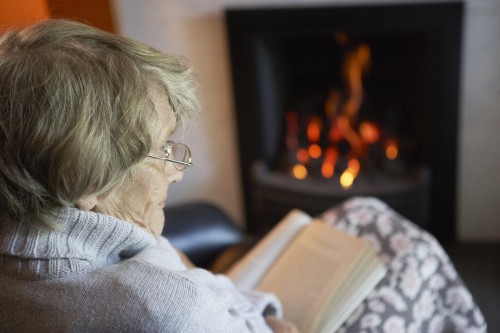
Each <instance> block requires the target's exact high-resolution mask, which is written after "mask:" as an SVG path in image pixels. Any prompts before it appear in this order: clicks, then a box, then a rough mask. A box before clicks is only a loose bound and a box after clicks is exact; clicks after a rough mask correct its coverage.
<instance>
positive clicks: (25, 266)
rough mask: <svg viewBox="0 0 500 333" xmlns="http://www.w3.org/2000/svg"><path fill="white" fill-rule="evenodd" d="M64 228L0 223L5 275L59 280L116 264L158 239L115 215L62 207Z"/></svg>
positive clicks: (1, 264) (0, 266)
mask: <svg viewBox="0 0 500 333" xmlns="http://www.w3.org/2000/svg"><path fill="white" fill-rule="evenodd" d="M56 218H57V223H58V225H60V226H61V228H59V229H57V230H54V229H48V228H46V227H39V226H34V225H30V224H27V223H24V224H22V223H13V222H12V221H5V220H4V221H1V222H0V273H1V272H3V273H7V274H9V275H18V276H19V275H20V276H19V277H21V278H28V279H37V278H54V277H60V276H65V275H68V274H74V273H78V272H85V271H91V270H95V269H96V268H98V267H101V266H105V265H110V264H113V263H117V262H119V261H120V260H123V259H126V258H129V257H132V256H134V255H135V254H137V253H138V252H140V251H141V250H143V249H145V248H146V247H149V246H154V245H155V244H156V239H155V238H154V237H153V235H151V234H150V233H148V232H147V231H145V230H144V229H142V228H140V227H139V226H137V225H135V224H132V223H130V222H126V221H123V220H120V219H117V218H114V217H112V216H108V215H103V214H98V213H94V212H87V211H82V210H79V209H76V208H63V209H61V210H59V211H58V213H57V217H56Z"/></svg>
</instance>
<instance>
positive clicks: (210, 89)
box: [114, 0, 500, 241]
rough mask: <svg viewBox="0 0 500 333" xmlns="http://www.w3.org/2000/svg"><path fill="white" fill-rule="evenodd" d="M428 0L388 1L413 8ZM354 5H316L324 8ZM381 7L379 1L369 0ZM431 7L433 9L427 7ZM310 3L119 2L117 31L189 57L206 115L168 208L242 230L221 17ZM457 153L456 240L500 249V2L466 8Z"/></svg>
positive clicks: (482, 0) (479, 0) (484, 0)
mask: <svg viewBox="0 0 500 333" xmlns="http://www.w3.org/2000/svg"><path fill="white" fill-rule="evenodd" d="M424 1H425V0H422V1H420V0H411V1H402V0H395V1H384V3H387V2H399V3H402V2H404V3H412V2H424ZM354 2H360V1H354V0H350V1H347V0H344V1H340V0H337V1H335V0H330V1H316V2H314V3H317V4H319V3H321V4H340V3H354ZM363 2H364V3H378V2H380V1H379V0H372V1H369V0H364V1H363ZM425 2H429V1H425ZM311 3H312V2H311V1H307V0H301V1H300V0H295V1H294V0H260V1H255V0H254V1H252V0H212V1H204V0H147V1H136V0H114V7H115V10H116V20H117V25H118V30H119V31H120V32H121V33H122V34H124V35H126V36H129V37H132V38H135V39H139V40H142V41H145V42H147V43H149V44H152V45H153V46H155V47H157V48H159V49H161V50H163V51H165V52H172V53H177V54H181V55H184V56H186V57H187V58H188V59H190V62H191V64H192V65H193V66H194V68H195V70H196V71H197V73H198V75H199V79H200V82H201V92H202V102H203V109H204V110H203V114H202V115H201V117H200V121H199V124H198V126H197V127H195V128H193V129H192V130H191V132H190V133H189V134H188V136H187V138H186V140H185V141H186V142H187V143H188V144H189V145H190V146H191V147H192V150H193V158H194V163H195V167H194V168H193V169H191V170H189V171H187V172H186V174H185V177H184V180H183V181H182V182H181V183H179V184H175V185H174V186H172V188H171V191H170V193H169V203H170V204H176V203H181V202H187V201H192V200H207V201H210V202H214V203H216V204H219V205H220V206H221V207H222V208H224V209H225V210H226V211H227V212H228V213H229V214H230V215H231V216H232V217H233V218H235V219H236V221H238V222H240V223H242V216H243V214H242V211H241V210H242V199H241V189H240V183H239V179H238V161H237V150H236V149H237V148H236V136H235V119H234V115H233V110H232V95H231V88H230V72H229V62H228V61H229V60H228V50H227V42H226V35H225V25H224V18H223V9H224V8H225V7H226V6H228V5H244V6H247V5H248V6H250V5H251V6H258V5H259V4H260V5H270V4H273V5H297V4H311ZM465 16H466V18H465V22H464V23H465V31H464V57H463V69H462V77H463V80H462V94H461V114H460V121H461V125H460V126H461V128H460V148H459V155H460V156H459V172H460V176H459V193H458V211H457V213H458V237H459V238H460V239H462V240H467V241H474V240H496V241H500V198H499V197H500V195H499V194H500V176H498V175H497V174H496V173H497V169H498V168H499V167H500V152H499V148H498V146H500V63H499V61H498V59H500V40H499V39H498V36H500V2H498V1H497V0H468V1H466V15H465Z"/></svg>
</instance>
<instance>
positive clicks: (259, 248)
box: [227, 209, 311, 290]
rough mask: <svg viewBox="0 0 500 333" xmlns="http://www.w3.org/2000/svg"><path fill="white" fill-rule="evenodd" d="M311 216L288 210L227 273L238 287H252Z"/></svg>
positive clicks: (308, 221)
mask: <svg viewBox="0 0 500 333" xmlns="http://www.w3.org/2000/svg"><path fill="white" fill-rule="evenodd" d="M310 221H311V217H310V216H309V215H307V214H306V213H304V212H303V211H300V210H298V209H294V210H292V211H290V213H288V214H287V215H286V216H285V217H284V218H283V219H282V220H281V221H280V222H279V223H278V224H277V225H276V226H275V227H274V228H273V229H272V230H271V231H270V232H269V233H268V234H267V235H266V236H265V237H264V238H263V239H262V240H261V241H260V242H259V243H258V244H257V245H256V246H255V247H254V248H252V250H250V251H249V252H248V253H247V254H246V255H245V256H244V257H243V258H242V259H241V260H239V261H238V262H237V263H236V264H235V265H234V266H233V267H232V268H231V269H230V271H229V272H228V273H227V275H228V276H229V278H230V279H231V280H232V281H233V282H234V284H235V285H236V286H237V287H238V288H240V289H247V290H249V289H254V288H255V286H256V285H257V284H258V283H259V281H260V280H261V278H262V277H263V276H264V274H265V273H267V271H268V270H269V269H270V267H271V266H272V265H273V264H274V262H275V261H276V259H277V258H278V257H279V255H280V254H281V253H282V252H283V250H284V249H285V248H286V247H287V246H288V244H289V243H290V242H291V240H292V239H293V238H294V237H295V236H296V235H297V234H298V233H299V231H300V230H301V229H303V228H304V226H306V225H308V224H309V223H310Z"/></svg>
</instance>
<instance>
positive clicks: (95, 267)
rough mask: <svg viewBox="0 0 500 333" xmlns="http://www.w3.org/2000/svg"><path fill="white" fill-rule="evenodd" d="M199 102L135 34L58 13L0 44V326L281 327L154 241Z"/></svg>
mask: <svg viewBox="0 0 500 333" xmlns="http://www.w3.org/2000/svg"><path fill="white" fill-rule="evenodd" d="M197 110H198V103H197V100H196V98H195V95H194V92H193V84H192V78H191V73H190V71H189V70H188V69H187V68H186V67H185V66H184V65H183V64H182V63H181V62H180V60H179V59H178V58H176V57H173V56H170V55H166V54H162V53H160V52H158V51H156V50H154V49H152V48H150V47H148V46H145V45H142V44H140V43H137V42H134V41H131V40H128V39H125V38H122V37H119V36H115V35H112V34H109V33H105V32H102V31H99V30H96V29H93V28H91V27H88V26H86V25H83V24H79V23H75V22H71V21H64V20H47V21H44V22H41V23H38V24H36V25H34V26H31V27H28V28H25V29H23V30H20V31H11V32H8V33H6V34H5V35H4V36H3V37H2V38H1V39H0V145H1V147H0V150H1V151H2V155H1V157H0V331H1V332H28V331H30V332H31V331H33V330H36V331H44V332H59V331H75V332H81V331H85V332H87V331H88V332H96V331H113V332H126V331H130V332H139V331H144V332H272V330H271V328H270V327H269V326H268V325H271V326H275V327H277V328H276V329H277V330H280V329H286V324H284V323H283V322H280V321H279V320H277V319H273V320H268V322H269V323H266V320H265V318H264V316H263V313H264V309H265V310H266V313H268V314H273V313H274V314H278V313H279V309H280V308H279V306H280V305H279V302H278V301H277V300H276V299H274V298H273V297H272V296H271V295H265V294H259V293H252V294H249V293H245V294H244V293H242V292H239V291H237V290H236V289H235V288H234V286H233V285H232V284H231V282H230V281H229V280H228V279H227V278H225V277H224V276H214V275H212V274H210V273H209V272H207V271H204V270H201V269H191V270H188V269H186V267H185V266H184V265H183V264H182V262H181V260H180V258H179V256H178V255H177V253H176V251H175V250H174V249H173V248H172V247H171V245H170V244H169V243H168V241H167V240H166V239H163V238H161V237H159V235H160V233H161V230H162V228H163V223H164V216H163V206H164V204H165V200H166V198H167V197H166V196H167V189H168V186H169V184H171V183H174V182H177V181H180V180H181V179H182V176H183V170H184V169H185V168H186V167H187V166H190V165H191V157H190V151H189V149H188V148H187V147H186V146H185V145H183V144H181V143H175V142H172V141H170V140H169V137H170V136H171V135H172V133H173V132H174V131H175V130H176V129H177V128H179V127H180V126H182V125H183V124H184V123H186V122H187V121H188V120H190V119H191V118H192V116H193V114H194V113H195V112H196V111H197Z"/></svg>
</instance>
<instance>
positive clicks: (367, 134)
mask: <svg viewBox="0 0 500 333" xmlns="http://www.w3.org/2000/svg"><path fill="white" fill-rule="evenodd" d="M359 134H361V137H362V138H363V140H364V141H365V142H366V143H375V142H377V141H378V140H380V130H379V129H378V126H377V125H375V124H374V123H372V122H367V121H365V122H362V123H361V124H360V125H359Z"/></svg>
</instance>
